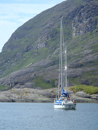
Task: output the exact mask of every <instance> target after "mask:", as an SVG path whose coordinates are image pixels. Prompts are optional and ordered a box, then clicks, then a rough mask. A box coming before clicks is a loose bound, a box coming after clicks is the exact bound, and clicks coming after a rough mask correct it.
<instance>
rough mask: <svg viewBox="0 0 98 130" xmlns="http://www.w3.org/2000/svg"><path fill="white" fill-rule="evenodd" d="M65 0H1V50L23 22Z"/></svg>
mask: <svg viewBox="0 0 98 130" xmlns="http://www.w3.org/2000/svg"><path fill="white" fill-rule="evenodd" d="M63 1H64V0H0V52H1V50H2V47H3V45H4V44H5V43H6V42H7V40H8V39H9V38H10V36H11V34H12V33H13V32H14V31H15V30H16V29H17V28H18V27H19V26H21V25H22V24H23V23H25V22H26V21H28V20H29V19H31V18H33V17H34V16H36V15H37V14H39V13H41V12H42V11H44V10H46V9H49V8H51V7H53V6H55V5H57V4H59V3H61V2H63Z"/></svg>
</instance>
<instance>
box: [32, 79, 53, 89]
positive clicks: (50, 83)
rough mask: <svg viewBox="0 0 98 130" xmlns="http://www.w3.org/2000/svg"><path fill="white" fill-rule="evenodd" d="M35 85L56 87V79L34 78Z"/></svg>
mask: <svg viewBox="0 0 98 130" xmlns="http://www.w3.org/2000/svg"><path fill="white" fill-rule="evenodd" d="M34 82H35V85H34V87H40V88H42V89H49V88H53V87H55V81H54V80H53V79H51V80H49V81H45V80H44V79H43V78H36V79H34Z"/></svg>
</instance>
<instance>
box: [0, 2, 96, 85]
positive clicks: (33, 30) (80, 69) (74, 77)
mask: <svg viewBox="0 0 98 130" xmlns="http://www.w3.org/2000/svg"><path fill="white" fill-rule="evenodd" d="M62 16H63V28H64V38H65V41H66V42H65V46H66V45H67V48H68V79H69V84H70V85H71V84H88V85H89V84H92V85H95V86H98V82H97V79H98V78H97V75H98V67H97V63H98V53H97V52H98V49H97V48H98V37H97V36H98V0H74V1H73V0H67V1H64V2H62V3H61V4H58V5H56V6H55V7H53V8H51V9H48V10H46V11H44V12H42V13H41V14H39V15H37V16H36V17H34V18H33V19H31V20H29V21H28V22H26V23H25V24H24V25H22V26H21V27H19V28H18V29H17V30H16V31H15V32H14V33H13V34H12V36H11V37H10V39H9V40H8V41H7V43H6V44H5V45H4V47H3V51H2V53H0V74H1V76H0V77H1V78H2V77H4V76H7V75H8V74H10V73H12V72H13V73H12V74H10V75H8V76H7V77H5V78H2V79H1V80H0V84H3V85H6V86H9V87H15V86H16V87H17V86H18V87H19V86H20V87H24V86H25V85H26V84H27V83H31V84H32V86H34V84H35V82H38V81H36V79H38V80H42V81H43V83H47V84H48V83H50V85H51V86H53V84H57V80H58V54H59V34H60V19H61V17H62ZM40 64H41V65H40ZM14 71H16V72H14ZM52 83H53V84H52ZM35 86H36V85H35ZM36 87H37V86H36ZM38 87H40V86H38Z"/></svg>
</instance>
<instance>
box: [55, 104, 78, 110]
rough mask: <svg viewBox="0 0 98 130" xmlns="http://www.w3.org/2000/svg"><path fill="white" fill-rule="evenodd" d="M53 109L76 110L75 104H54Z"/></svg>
mask: <svg viewBox="0 0 98 130" xmlns="http://www.w3.org/2000/svg"><path fill="white" fill-rule="evenodd" d="M54 108H55V109H66V110H72V109H73V110H75V109H76V103H70V102H67V103H64V104H54Z"/></svg>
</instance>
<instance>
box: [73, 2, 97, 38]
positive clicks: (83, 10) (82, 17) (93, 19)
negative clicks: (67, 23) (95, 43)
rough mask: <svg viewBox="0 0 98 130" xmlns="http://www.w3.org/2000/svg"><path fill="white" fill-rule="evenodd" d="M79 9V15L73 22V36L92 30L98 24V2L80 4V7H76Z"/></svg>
mask: <svg viewBox="0 0 98 130" xmlns="http://www.w3.org/2000/svg"><path fill="white" fill-rule="evenodd" d="M77 10H78V12H77V15H76V16H75V17H74V19H73V22H72V29H73V33H72V35H73V37H74V36H80V35H82V34H85V33H87V32H92V31H93V30H95V29H96V26H97V25H98V19H97V16H98V2H95V3H93V2H91V3H90V4H89V3H88V4H87V5H86V6H80V7H79V8H78V9H77V8H76V10H75V11H77ZM88 12H89V13H88Z"/></svg>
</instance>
